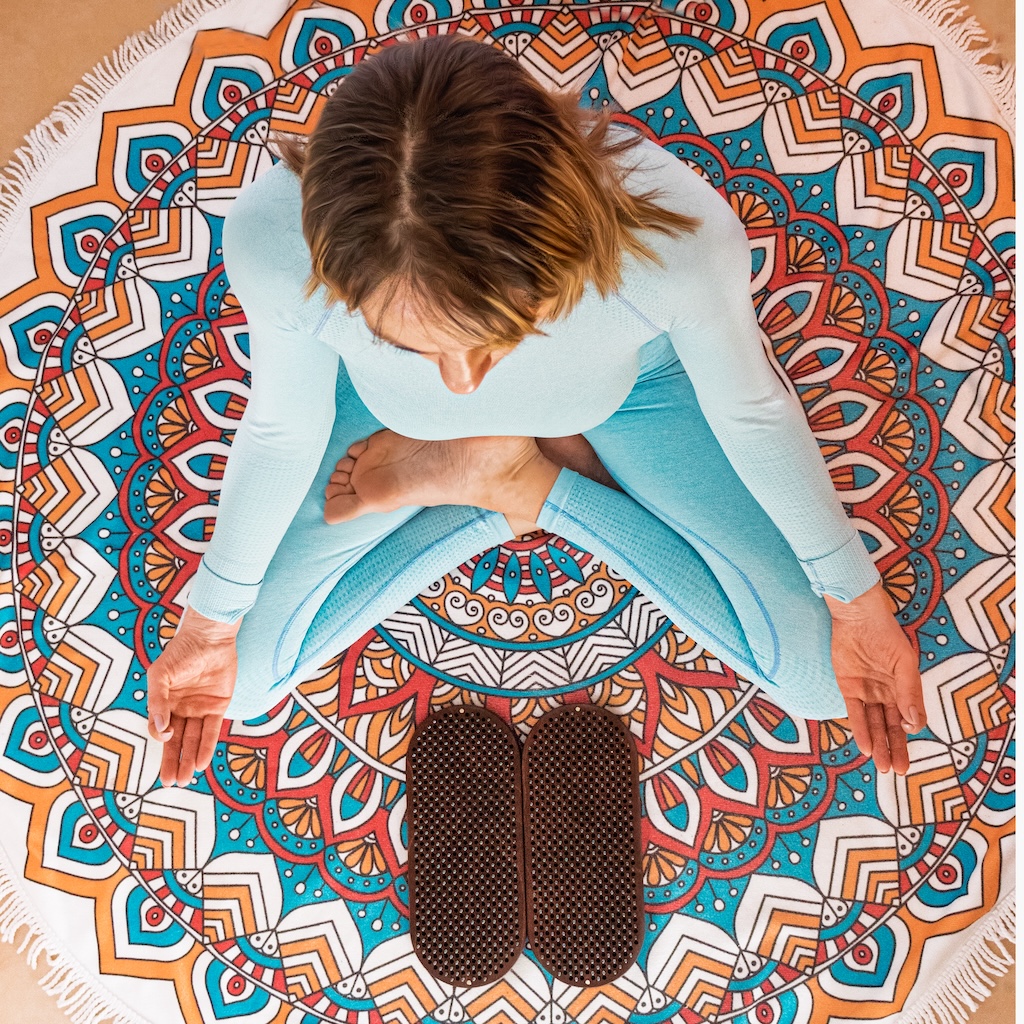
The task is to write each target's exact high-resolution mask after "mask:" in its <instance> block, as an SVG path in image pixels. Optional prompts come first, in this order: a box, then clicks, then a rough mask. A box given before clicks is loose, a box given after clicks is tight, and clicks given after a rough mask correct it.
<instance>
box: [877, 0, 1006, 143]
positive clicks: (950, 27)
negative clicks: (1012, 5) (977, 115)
mask: <svg viewBox="0 0 1024 1024" xmlns="http://www.w3.org/2000/svg"><path fill="white" fill-rule="evenodd" d="M890 3H893V4H895V5H896V6H897V7H900V8H902V9H903V10H905V11H908V12H909V13H910V14H913V15H915V16H916V17H917V18H918V20H919V21H922V22H924V24H926V25H927V26H928V27H929V28H930V29H931V30H932V31H933V32H934V33H935V34H936V35H937V36H939V37H940V38H941V39H942V40H943V41H944V42H945V43H946V45H947V46H948V47H949V49H950V50H952V51H953V53H955V54H956V56H957V57H959V58H960V61H961V63H962V64H963V65H964V66H965V67H966V68H967V69H968V70H969V71H970V72H971V73H972V74H973V75H974V77H975V78H977V79H978V81H979V82H980V83H981V84H982V85H983V86H984V88H985V91H986V92H987V93H988V94H989V95H990V96H991V97H992V99H993V100H995V102H996V105H997V106H998V107H999V110H1000V112H1001V113H1002V115H1003V117H1005V118H1006V123H1007V126H1008V127H1009V128H1010V131H1011V134H1012V133H1013V125H1014V120H1015V114H1016V97H1015V93H1014V87H1015V85H1016V77H1017V71H1016V64H1015V63H1014V62H1013V61H1012V60H1010V59H1009V58H1008V57H1005V56H1002V55H1000V54H999V53H998V51H997V50H996V47H995V45H994V44H993V43H992V40H991V39H989V37H988V34H987V33H986V32H985V30H984V29H983V28H982V27H981V25H980V24H979V22H978V19H977V18H976V17H974V15H973V14H971V12H970V7H969V6H968V5H967V4H964V3H961V2H960V0H890ZM989 56H992V57H995V58H996V59H997V61H998V63H992V62H990V61H987V60H983V59H982V58H983V57H989Z"/></svg>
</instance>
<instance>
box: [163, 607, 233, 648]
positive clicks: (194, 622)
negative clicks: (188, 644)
mask: <svg viewBox="0 0 1024 1024" xmlns="http://www.w3.org/2000/svg"><path fill="white" fill-rule="evenodd" d="M243 618H244V616H241V617H240V618H239V619H238V621H237V622H221V621H220V620H218V619H211V618H209V616H206V615H202V614H200V613H199V612H197V611H196V610H195V608H193V607H192V606H191V605H190V604H186V605H185V611H184V613H183V614H182V616H181V624H180V625H179V627H178V632H182V631H183V630H187V631H188V632H190V633H195V634H199V635H201V636H203V637H207V638H209V639H211V640H219V639H222V638H225V637H233V636H235V635H236V634H237V633H238V631H239V630H240V629H241V628H242V619H243Z"/></svg>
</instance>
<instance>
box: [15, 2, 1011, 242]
mask: <svg viewBox="0 0 1024 1024" xmlns="http://www.w3.org/2000/svg"><path fill="white" fill-rule="evenodd" d="M230 2H231V0H181V3H179V4H178V6H177V7H174V8H172V9H171V10H169V11H167V13H166V14H164V15H163V16H162V17H161V18H160V20H159V21H157V22H156V23H155V24H154V25H153V27H152V28H151V29H149V31H147V32H138V33H136V34H135V35H133V36H129V38H128V39H126V40H125V41H124V42H123V43H122V44H121V46H120V47H119V49H118V50H117V52H116V53H115V54H114V56H113V60H112V61H111V59H110V58H109V57H104V58H103V61H102V63H100V64H97V65H96V67H95V68H93V70H92V71H91V72H89V73H88V74H86V75H85V76H83V78H82V82H81V83H80V84H79V85H76V86H75V87H74V88H73V89H72V90H71V96H72V100H63V101H62V102H60V103H58V104H57V106H56V107H54V108H53V112H52V113H51V114H50V116H49V117H48V118H46V119H45V120H44V121H40V122H39V124H37V125H36V127H35V128H33V129H32V131H31V132H29V134H28V135H26V136H25V139H26V141H27V142H28V145H27V146H21V147H19V148H18V149H16V150H15V151H14V156H13V158H12V159H11V161H10V163H8V164H7V166H6V167H4V168H0V239H2V238H3V235H4V231H5V229H6V228H7V226H8V224H10V223H13V221H14V218H15V215H16V213H18V211H19V210H20V207H21V205H22V203H23V202H24V201H25V200H27V199H28V197H29V195H30V194H31V191H32V189H31V185H32V183H33V179H35V178H36V177H37V175H39V172H40V171H42V170H43V168H44V167H45V166H46V164H47V163H48V162H49V160H50V158H51V157H53V156H55V155H56V154H57V152H58V151H59V150H60V148H61V147H62V146H63V145H64V143H65V142H68V141H70V140H71V139H73V138H75V136H76V135H77V134H78V130H79V128H80V127H81V125H82V124H83V123H84V122H85V121H87V120H88V119H89V117H90V116H91V115H92V113H93V111H95V109H96V108H97V107H98V106H99V104H100V103H101V102H102V101H103V97H104V96H105V95H106V93H107V92H109V91H110V90H111V89H112V88H113V87H114V86H115V85H117V84H118V82H119V81H120V80H121V79H122V78H123V77H124V76H125V75H127V74H128V72H129V71H131V69H132V68H133V67H134V66H135V65H136V64H138V63H139V61H141V60H142V59H143V58H144V57H146V56H148V55H149V54H150V53H152V52H153V51H154V50H157V49H159V48H160V47H161V46H163V45H164V43H166V42H169V41H170V40H172V39H174V38H175V37H176V36H177V35H179V34H180V33H182V32H184V31H186V30H187V29H189V28H191V27H192V25H194V24H195V23H196V22H197V21H198V20H199V19H200V18H201V17H202V16H203V15H204V14H206V13H207V12H208V11H212V10H214V9H215V8H217V7H222V6H223V5H224V4H225V3H230ZM890 2H891V3H894V4H896V6H898V7H901V8H902V9H903V10H905V11H909V12H910V13H911V14H913V15H915V16H916V17H918V18H919V19H920V20H921V21H923V22H924V23H925V24H927V25H928V26H929V27H930V28H931V29H932V31H933V32H935V33H936V34H937V35H938V36H940V37H941V38H942V39H943V40H944V41H945V42H946V44H947V45H948V46H949V48H950V49H951V50H952V51H953V52H954V53H955V54H957V55H958V56H959V58H960V60H961V61H962V62H963V64H964V65H965V67H967V68H968V69H969V70H970V72H971V73H972V74H973V75H974V76H975V77H976V78H977V79H978V81H979V82H981V84H982V85H983V86H984V88H985V89H986V90H987V91H988V93H989V94H990V95H991V96H992V98H993V99H994V100H995V102H996V105H997V106H998V107H999V109H1000V111H1001V112H1002V114H1003V115H1004V117H1005V118H1006V121H1007V124H1008V125H1009V126H1010V128H1011V130H1012V127H1013V123H1014V82H1015V65H1014V64H1013V62H1012V61H1009V60H1006V59H1002V60H1001V61H1000V63H999V64H991V63H989V62H987V61H984V60H982V59H981V58H983V57H986V56H988V55H990V54H993V55H994V54H995V52H996V50H995V47H994V46H993V45H992V42H991V41H990V40H989V38H988V36H987V35H986V34H985V30H984V29H983V28H982V27H981V25H979V24H978V20H977V18H975V17H974V16H973V15H970V14H969V11H968V8H967V7H966V6H965V5H963V4H961V3H960V2H959V0H890ZM0 248H2V247H0Z"/></svg>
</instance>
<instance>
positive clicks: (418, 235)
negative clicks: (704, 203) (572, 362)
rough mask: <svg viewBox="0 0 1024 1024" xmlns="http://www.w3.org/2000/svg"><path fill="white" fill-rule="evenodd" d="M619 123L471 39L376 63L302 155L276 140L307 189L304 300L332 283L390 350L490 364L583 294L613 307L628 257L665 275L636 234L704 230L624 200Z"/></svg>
mask: <svg viewBox="0 0 1024 1024" xmlns="http://www.w3.org/2000/svg"><path fill="white" fill-rule="evenodd" d="M610 122H611V117H610V114H608V113H607V112H594V111H591V110H588V109H586V108H581V107H580V106H579V97H578V94H575V95H571V94H566V93H551V92H548V91H546V90H545V89H544V88H543V87H542V86H541V85H539V84H538V83H537V82H536V81H534V79H533V78H532V77H531V76H530V74H529V73H528V72H527V71H526V69H525V68H524V67H523V66H521V65H520V64H519V63H518V62H517V61H516V60H515V59H514V58H513V57H511V56H509V55H508V54H506V53H505V52H504V51H503V50H499V49H497V48H495V47H494V46H492V45H489V44H483V43H480V42H477V41H475V40H473V39H470V38H469V37H467V36H459V35H448V36H431V37H427V38H423V39H417V40H415V41H412V42H400V43H395V44H392V45H389V46H386V47H384V48H383V49H382V50H380V51H379V52H378V53H377V54H375V55H374V56H372V57H368V58H364V59H363V60H362V61H361V62H360V63H358V64H357V65H356V66H355V68H354V69H353V70H352V71H351V72H350V73H349V74H348V75H347V76H346V77H345V78H343V79H339V85H338V87H337V89H336V91H335V92H334V93H333V95H331V96H330V97H329V99H328V101H327V103H326V104H325V106H324V109H323V112H322V114H321V117H320V120H319V122H318V123H317V125H316V127H315V128H314V130H313V132H312V134H311V135H310V137H309V140H308V142H307V143H305V144H303V143H301V142H299V141H298V140H294V139H290V138H287V137H280V136H278V137H276V138H275V141H276V142H277V144H278V146H279V147H280V150H281V153H282V157H283V159H284V161H285V163H286V164H287V165H288V166H289V167H290V168H291V169H292V170H293V171H294V172H295V173H296V174H297V175H299V177H300V178H301V181H302V229H303V234H304V236H305V239H306V242H307V244H308V246H309V249H310V254H311V257H312V266H313V273H312V275H311V277H310V279H309V281H308V282H307V286H306V295H307V297H311V296H312V295H313V293H314V292H315V291H316V290H317V288H318V287H319V286H320V285H323V286H325V288H326V292H327V302H328V303H329V304H333V303H334V302H336V301H342V302H344V304H345V305H346V306H347V307H348V309H349V310H350V311H351V312H356V311H358V312H360V313H362V314H363V316H364V318H365V319H366V321H367V323H368V324H369V325H370V326H371V328H373V329H374V331H375V332H376V333H377V334H378V336H380V337H381V338H384V339H390V340H391V341H392V342H393V341H395V340H400V341H401V344H403V345H406V346H408V347H411V348H413V350H414V351H418V352H420V353H421V354H423V355H427V356H428V357H430V356H431V355H432V354H434V353H436V352H438V351H439V356H440V361H441V362H443V361H444V355H445V353H446V352H448V353H450V354H451V358H450V360H449V362H451V359H454V358H456V357H458V359H459V361H460V362H461V364H462V365H463V367H465V366H468V365H469V364H470V363H474V364H476V365H478V367H479V366H483V365H484V363H485V362H486V361H487V360H486V359H485V355H484V354H483V353H478V352H475V351H474V350H476V349H483V350H486V352H487V353H489V354H490V355H491V356H492V357H494V358H492V359H491V365H493V362H496V361H497V359H498V358H501V356H502V355H503V354H505V353H507V352H509V351H510V350H511V349H512V348H513V347H514V346H515V345H516V344H517V343H518V342H519V341H521V340H522V339H523V338H524V337H525V336H526V335H528V334H544V333H545V332H543V331H540V330H539V329H538V327H537V324H538V321H539V320H540V319H542V318H543V319H558V318H559V317H560V316H562V315H564V314H566V313H568V312H569V311H570V310H571V309H572V308H573V307H574V306H575V305H576V303H577V302H579V300H580V298H581V297H582V295H583V291H584V289H585V288H586V285H587V283H588V281H593V282H594V285H595V287H596V288H597V289H598V291H599V293H600V294H601V295H602V297H607V295H608V294H610V293H611V292H612V291H614V289H615V288H616V287H618V285H619V283H620V281H621V258H622V252H623V250H624V249H625V250H627V251H630V252H632V253H634V254H635V255H638V256H644V257H647V258H651V259H656V257H655V255H654V253H653V251H652V250H651V249H649V248H648V247H647V246H645V245H644V244H643V243H642V242H640V241H639V240H638V239H637V238H635V237H634V235H633V231H635V230H636V229H642V228H653V229H655V230H659V231H663V232H666V233H669V232H670V230H672V229H674V230H676V231H678V230H692V229H693V228H694V227H695V226H696V223H697V222H696V221H693V220H692V219H690V218H687V217H683V216H681V215H679V214H676V213H674V212H672V211H668V210H662V209H661V208H659V207H657V206H655V205H654V204H653V203H652V202H651V201H650V200H651V198H652V194H649V193H648V194H645V195H643V196H632V195H630V194H629V193H627V192H626V191H625V189H624V188H623V187H622V184H621V182H622V179H623V176H624V174H625V173H626V171H624V170H623V169H621V168H620V167H619V166H617V164H616V162H615V158H616V157H617V156H618V155H619V154H621V153H623V152H625V151H626V150H628V149H630V148H632V147H633V146H635V145H637V144H638V143H639V142H640V141H641V136H635V137H631V138H626V139H621V140H619V141H610V140H609V138H608V137H607V129H608V127H609V124H610ZM588 126H589V129H590V130H589V131H588V130H586V129H587V127H588ZM400 325H404V327H403V328H402V336H401V338H400V339H398V338H396V327H398V326H400ZM388 328H390V330H389V329H388ZM431 339H433V340H431ZM439 346H440V349H439V348H438V347H439ZM463 350H465V354H464V355H460V353H461V352H462V351H463ZM435 361H437V360H435ZM487 368H489V367H487ZM483 372H484V373H486V372H487V371H486V369H484V371H483ZM442 375H443V376H444V368H443V367H442ZM481 379H482V377H481ZM445 382H446V383H449V381H448V380H447V378H446V381H445ZM449 386H450V385H449ZM474 386H475V385H474ZM453 390H459V389H458V388H453ZM467 390H472V387H469V388H468V389H467Z"/></svg>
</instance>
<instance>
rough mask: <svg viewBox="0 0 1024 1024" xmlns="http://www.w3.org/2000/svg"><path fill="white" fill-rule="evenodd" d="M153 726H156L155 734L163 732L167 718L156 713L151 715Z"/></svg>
mask: <svg viewBox="0 0 1024 1024" xmlns="http://www.w3.org/2000/svg"><path fill="white" fill-rule="evenodd" d="M153 724H154V725H155V726H156V731H157V732H164V730H165V729H166V728H167V716H166V715H161V714H160V713H159V712H156V713H155V714H154V715H153Z"/></svg>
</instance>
